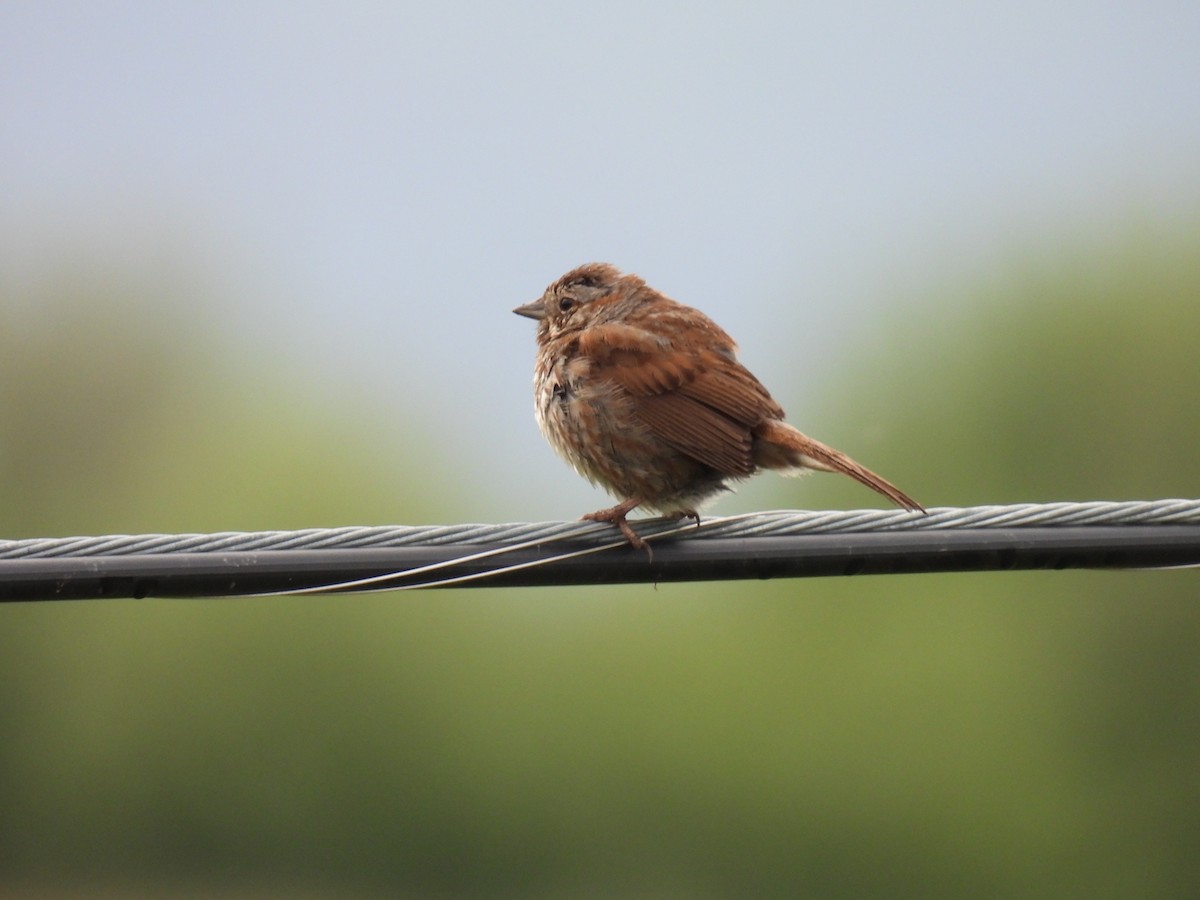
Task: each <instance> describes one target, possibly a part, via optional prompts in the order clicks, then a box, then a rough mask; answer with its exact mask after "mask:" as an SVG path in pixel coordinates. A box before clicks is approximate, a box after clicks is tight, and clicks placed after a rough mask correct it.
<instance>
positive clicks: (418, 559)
mask: <svg viewBox="0 0 1200 900" xmlns="http://www.w3.org/2000/svg"><path fill="white" fill-rule="evenodd" d="M636 527H637V529H638V532H639V533H640V534H641V535H642V536H643V537H644V538H646V539H647V540H650V541H656V543H655V544H654V553H653V556H652V557H651V556H648V555H647V554H645V553H641V552H637V551H633V550H632V548H630V547H628V546H627V545H626V544H625V543H624V542H623V541H622V540H621V539H620V538H619V537H616V536H615V532H614V529H612V528H611V527H610V526H608V525H603V524H596V523H590V522H536V523H513V524H502V525H418V526H399V525H393V526H368V527H345V528H310V529H304V530H302V531H259V532H223V533H217V534H176V535H169V534H148V535H104V536H97V537H68V538H34V539H27V540H9V541H0V600H30V599H65V598H86V597H142V596H232V595H247V594H252V593H267V592H270V593H288V592H290V593H295V592H310V591H318V590H319V591H328V590H347V589H353V590H364V589H395V588H413V587H431V586H446V585H449V584H485V585H531V584H594V583H618V582H645V581H670V580H704V579H729V578H768V577H785V576H788V577H791V576H798V575H830V574H862V573H884V572H893V573H894V572H918V571H921V572H931V571H980V570H984V569H1016V568H1069V567H1093V568H1112V567H1121V566H1123V567H1149V566H1181V565H1195V564H1200V500H1151V501H1131V502H1102V501H1097V502H1088V503H1041V504H1039V503H1025V504H1013V505H1007V506H976V507H966V508H959V507H941V508H934V509H931V510H930V511H929V513H928V515H923V514H921V513H916V512H909V511H905V510H837V511H794V510H791V511H776V512H762V513H748V514H745V515H736V516H728V517H713V518H705V519H704V520H703V521H702V522H701V524H700V525H699V526H697V525H695V524H694V523H691V522H688V521H686V520H684V521H682V522H681V521H680V520H664V519H643V520H639V521H638V522H637V525H636ZM671 536H674V537H675V538H676V539H675V540H664V539H665V538H668V537H671ZM350 582H354V584H353V585H351V584H350Z"/></svg>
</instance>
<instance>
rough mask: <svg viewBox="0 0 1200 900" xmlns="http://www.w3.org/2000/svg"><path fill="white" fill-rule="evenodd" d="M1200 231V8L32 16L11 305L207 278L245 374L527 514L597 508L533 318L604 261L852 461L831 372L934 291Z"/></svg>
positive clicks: (490, 8)
mask: <svg viewBox="0 0 1200 900" xmlns="http://www.w3.org/2000/svg"><path fill="white" fill-rule="evenodd" d="M1197 208H1200V4H1197V3H1195V2H1188V0H1178V2H1150V3H1140V4H1131V3H1118V2H1094V3H1077V2H1062V0H1058V2H1056V0H1050V2H1045V0H1043V2H1038V3H1030V2H1011V0H1009V2H1003V3H1000V2H980V3H970V4H963V3H951V2H944V0H943V2H929V3H899V4H885V3H870V4H863V3H842V4H827V3H822V4H803V3H775V2H772V3H767V2H760V3H753V2H752V3H735V2H722V3H713V2H699V3H674V2H672V3H668V2H605V3H579V4H576V3H550V2H547V3H505V4H484V3H463V4H424V3H403V2H399V3H397V2H387V3H383V2H375V3H367V2H360V3H338V4H333V3H311V2H309V3H305V2H288V3H281V2H250V3H230V2H204V3H198V2H191V3H189V2H180V3H170V4H165V3H150V2H136V0H130V2H98V3H97V2H74V3H71V2H59V3H55V2H44V3H21V2H10V3H5V4H3V5H2V6H0V241H2V248H0V278H4V279H19V278H21V277H24V276H25V275H27V274H30V273H36V272H37V270H38V267H39V266H41V265H45V264H48V262H52V261H53V260H55V259H57V258H60V255H61V254H62V253H63V251H64V249H69V250H72V251H74V252H78V253H79V254H81V255H83V256H86V257H90V258H92V259H94V260H97V261H104V262H105V263H107V264H111V265H113V266H114V267H120V266H123V265H134V264H139V263H142V262H145V263H148V264H150V265H151V266H153V267H159V268H162V267H165V268H171V267H173V266H178V267H181V268H182V269H183V270H184V271H185V273H186V275H187V277H188V278H190V279H192V280H193V281H194V283H195V284H196V285H198V286H199V287H198V288H197V291H196V292H195V294H194V295H193V302H197V301H196V300H195V297H200V298H202V299H201V300H200V301H199V302H202V303H203V304H205V308H204V309H202V310H199V311H198V312H199V313H200V315H201V316H202V317H204V318H206V319H210V320H211V321H212V323H213V328H214V329H215V330H217V331H219V332H221V333H222V334H224V335H226V336H228V337H229V340H230V342H231V343H230V346H231V347H232V348H233V349H231V350H230V351H229V352H230V354H231V362H230V364H231V365H244V366H249V365H252V364H253V359H254V355H255V353H258V352H261V353H263V354H268V355H270V356H271V358H272V359H274V360H279V358H280V357H281V356H282V357H283V358H284V365H285V367H286V369H287V370H288V371H295V372H303V373H305V374H304V376H303V377H304V379H307V381H304V382H301V383H298V385H297V390H304V391H308V390H311V389H312V386H313V384H314V383H320V384H321V385H322V387H321V390H325V391H328V392H329V393H330V394H332V395H334V396H337V397H340V398H344V399H345V402H346V403H347V404H348V405H358V406H361V408H363V409H365V410H371V411H372V412H373V413H374V414H376V415H379V416H381V417H385V418H387V417H395V418H396V419H397V420H398V422H400V423H401V426H403V423H404V422H405V420H406V419H409V420H411V421H413V422H414V423H417V426H418V427H419V428H421V429H422V430H423V431H425V430H428V428H430V427H431V426H433V425H436V426H437V428H438V429H439V430H440V431H442V433H443V434H444V435H445V439H446V442H447V444H448V445H452V447H451V452H452V453H454V454H457V453H458V452H459V448H460V447H461V446H462V445H463V444H464V443H466V442H468V441H472V440H474V441H483V442H485V443H486V444H487V445H488V446H489V448H490V449H489V458H490V459H491V461H492V462H491V464H490V465H491V467H492V468H493V469H494V472H492V473H491V475H492V477H494V478H495V479H496V480H497V481H499V482H501V483H502V484H504V485H506V486H507V487H508V488H510V489H511V490H513V491H516V490H518V489H521V488H528V486H529V481H528V478H529V471H530V470H531V469H532V468H533V467H543V469H544V472H545V478H546V479H550V481H549V482H548V483H547V484H544V488H545V489H544V490H539V491H533V492H529V491H524V492H523V493H524V496H523V497H522V499H521V501H520V503H519V505H518V506H516V507H513V509H512V514H511V515H510V516H509V517H510V518H513V519H524V518H556V517H562V516H568V515H573V514H575V513H577V512H581V511H583V510H585V509H588V508H593V507H595V506H596V505H599V503H600V502H601V501H600V500H599V498H598V497H597V495H596V493H595V492H594V491H593V490H592V489H590V488H588V487H587V486H586V485H584V484H582V483H581V482H579V480H578V479H577V478H576V476H575V475H573V474H572V473H571V472H570V471H569V470H568V469H567V468H566V467H565V466H563V465H560V464H559V463H557V462H556V461H555V460H554V459H553V457H552V456H551V453H550V451H549V449H547V448H546V447H545V446H544V444H543V443H542V441H541V438H540V437H539V436H538V435H537V433H536V429H535V426H534V424H533V420H532V413H531V400H530V396H529V379H530V370H531V366H532V356H533V337H532V330H531V327H530V323H529V322H528V321H526V320H522V319H519V318H517V317H515V316H513V315H511V313H510V312H509V310H510V309H511V308H512V307H513V306H515V305H517V304H518V303H521V302H524V301H526V300H528V299H531V298H532V297H534V296H536V295H537V294H539V293H540V292H541V290H542V288H543V287H544V286H545V285H546V283H547V282H549V281H551V280H553V279H554V278H555V277H557V276H558V275H559V274H561V273H562V272H564V271H566V270H567V269H569V268H571V267H573V266H575V265H576V264H578V263H581V262H584V261H588V260H594V259H603V260H608V261H611V262H614V263H616V264H617V265H619V266H621V267H623V268H627V269H632V270H635V271H637V272H639V273H640V274H642V275H643V276H645V277H646V278H647V279H648V280H649V281H650V282H651V283H652V284H654V285H655V286H657V287H659V288H661V289H662V290H664V291H666V292H667V293H668V294H670V295H672V296H674V297H676V298H677V299H680V300H683V301H685V302H689V303H692V304H693V305H696V306H699V307H701V308H702V309H704V310H705V311H706V312H709V313H710V314H711V315H713V317H714V318H716V319H717V320H718V321H719V322H721V323H722V324H723V325H724V326H725V327H726V328H727V330H729V331H730V332H731V333H732V334H733V335H734V337H735V338H737V339H738V340H739V342H740V343H741V344H742V347H743V357H744V359H746V361H747V362H749V363H750V364H751V365H752V367H753V368H754V369H755V370H756V371H757V372H758V373H759V374H760V376H762V377H763V379H764V380H765V381H767V383H768V385H770V386H773V387H774V390H775V392H776V394H778V395H779V399H780V400H781V401H782V402H783V404H784V406H785V407H787V408H788V410H789V412H791V413H792V415H791V419H792V420H793V421H794V422H795V424H797V425H798V426H799V427H801V428H806V427H807V428H811V430H813V433H814V434H816V435H817V436H822V435H821V433H820V431H819V429H818V428H816V426H813V425H812V423H811V421H810V420H806V417H805V415H804V413H803V411H804V409H805V407H806V406H808V407H809V408H813V407H817V408H819V400H818V393H819V391H818V390H817V388H818V385H817V384H816V379H814V378H813V377H812V373H814V372H822V371H828V372H830V373H831V377H838V372H839V371H841V372H844V371H845V370H844V369H839V367H843V366H848V365H861V362H860V361H856V360H855V358H854V356H853V353H854V348H855V346H856V344H855V342H856V339H857V337H858V335H860V334H861V333H862V332H863V330H864V328H869V323H870V322H871V321H872V319H871V316H872V315H873V314H884V315H895V314H897V312H898V310H897V305H898V304H911V303H912V301H913V296H914V292H915V291H919V290H920V288H921V286H922V284H923V283H926V282H932V281H934V280H936V279H943V278H944V277H945V275H946V273H947V272H959V273H969V272H970V271H972V269H974V268H977V267H986V266H988V265H990V264H994V263H995V262H996V261H997V260H1002V259H1004V258H1006V256H1007V255H1008V254H1010V253H1011V252H1013V251H1014V249H1027V248H1029V247H1048V248H1049V249H1051V250H1052V249H1053V247H1054V245H1055V244H1058V243H1061V244H1064V245H1067V246H1074V245H1075V244H1076V243H1077V242H1078V241H1079V240H1080V238H1081V236H1082V237H1085V238H1086V237H1090V236H1095V235H1096V234H1097V232H1100V233H1103V232H1105V231H1108V230H1112V231H1119V230H1120V229H1121V228H1122V227H1124V224H1125V223H1126V222H1127V221H1128V220H1129V219H1130V218H1131V217H1132V218H1138V217H1141V218H1143V219H1144V218H1147V217H1149V218H1167V219H1169V218H1170V217H1173V216H1175V215H1186V214H1190V213H1194V211H1195V210H1196V209H1197ZM0 284H2V282H0ZM864 323H867V324H866V325H864ZM181 340H186V336H181ZM801 359H802V360H803V365H802V366H801V365H800V364H799V360H801ZM801 368H802V369H803V371H804V373H805V374H804V375H803V376H801V375H800V374H799V373H798V370H799V369H801ZM822 415H823V416H827V415H828V410H824V411H823V412H822ZM846 449H848V450H851V451H853V450H854V449H855V448H854V447H853V446H848V447H846ZM459 458H465V457H459ZM470 477H471V478H475V477H480V478H482V477H484V476H483V473H476V474H474V475H472V476H470ZM864 502H865V501H864ZM484 514H486V515H488V516H492V515H495V510H494V509H488V510H487V511H486V513H483V512H481V515H484ZM314 524H319V523H314Z"/></svg>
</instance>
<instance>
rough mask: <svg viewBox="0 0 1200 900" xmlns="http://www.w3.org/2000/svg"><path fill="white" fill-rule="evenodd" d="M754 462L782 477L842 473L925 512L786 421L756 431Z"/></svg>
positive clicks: (882, 480)
mask: <svg viewBox="0 0 1200 900" xmlns="http://www.w3.org/2000/svg"><path fill="white" fill-rule="evenodd" d="M754 437H755V441H754V461H755V463H756V464H757V465H759V466H761V467H762V468H764V469H779V470H781V471H782V472H783V474H785V475H786V474H788V471H787V470H789V469H791V470H792V472H791V474H794V475H799V474H801V472H802V471H803V470H804V469H817V470H818V471H821V472H841V473H842V474H843V475H849V476H850V477H851V478H853V479H854V480H855V481H857V482H859V483H861V484H865V485H866V486H867V487H869V488H870V489H871V490H873V491H878V492H879V493H881V494H883V496H885V497H887V498H888V499H889V500H891V501H892V502H893V503H895V504H896V505H897V506H903V507H904V508H905V509H912V510H920V511H921V512H925V507H923V506H922V505H921V504H920V503H918V502H917V501H916V500H914V499H913V498H912V497H910V496H908V494H906V493H904V491H902V490H900V489H899V488H898V487H896V486H895V485H894V484H892V483H891V482H890V481H888V480H887V479H885V478H881V477H880V476H879V475H876V474H875V473H874V472H872V471H871V470H870V469H868V468H867V467H866V466H860V465H859V464H858V463H856V462H855V461H854V460H852V459H851V458H850V457H848V456H847V455H846V454H845V453H842V452H841V451H840V450H834V449H833V448H832V447H829V446H826V445H825V444H822V443H821V442H820V441H815V440H813V439H812V438H810V437H809V436H808V435H806V434H801V433H800V432H799V431H797V430H796V429H795V428H793V427H792V426H791V425H789V424H787V422H781V421H779V420H778V419H768V420H766V421H765V422H763V423H761V424H760V425H758V426H757V427H756V428H755V429H754Z"/></svg>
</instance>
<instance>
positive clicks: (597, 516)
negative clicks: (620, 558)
mask: <svg viewBox="0 0 1200 900" xmlns="http://www.w3.org/2000/svg"><path fill="white" fill-rule="evenodd" d="M641 503H642V498H641V497H630V498H629V499H628V500H622V501H621V502H620V503H618V504H617V505H616V506H612V507H609V508H608V509H598V510H596V511H595V512H592V513H588V514H587V515H585V516H580V518H581V519H583V520H585V521H588V522H607V523H608V524H610V525H615V526H617V528H619V529H620V530H621V534H623V535H625V540H627V541H629V543H630V545H631V546H632V547H634V548H635V549H637V550H645V551H646V552H647V553H649V552H650V547H649V546H647V544H646V542H645V541H643V540H642V539H641V538H640V537H638V533H637V532H636V531H634V530H633V527H632V526H631V525H630V524H629V523H628V522H626V521H625V516H627V515H628V514H629V513H630V512H632V511H633V510H634V509H635V508H636V507H638V506H640V505H641Z"/></svg>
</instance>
